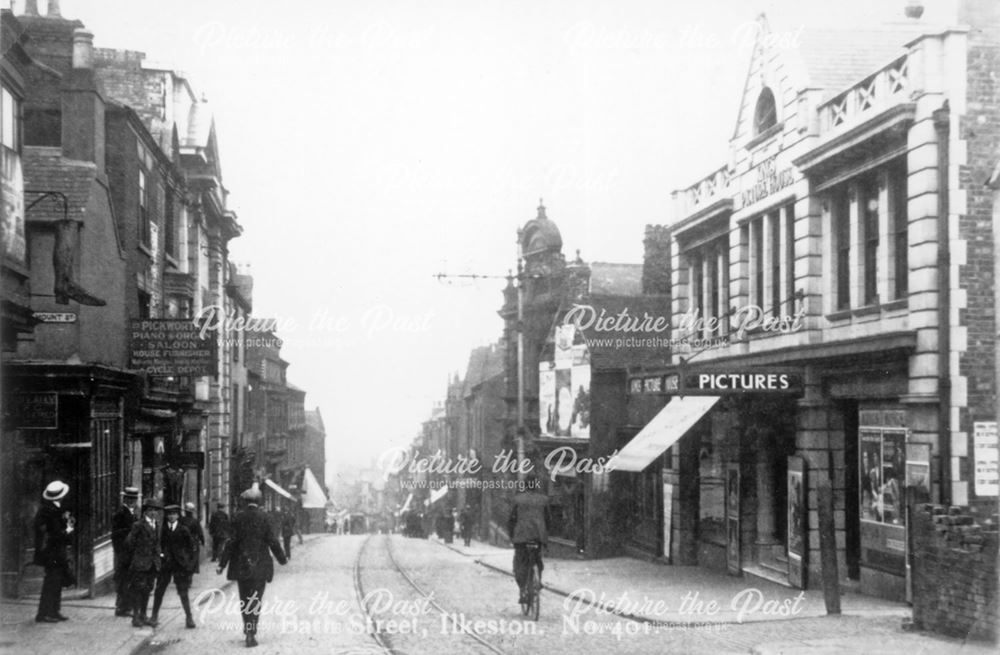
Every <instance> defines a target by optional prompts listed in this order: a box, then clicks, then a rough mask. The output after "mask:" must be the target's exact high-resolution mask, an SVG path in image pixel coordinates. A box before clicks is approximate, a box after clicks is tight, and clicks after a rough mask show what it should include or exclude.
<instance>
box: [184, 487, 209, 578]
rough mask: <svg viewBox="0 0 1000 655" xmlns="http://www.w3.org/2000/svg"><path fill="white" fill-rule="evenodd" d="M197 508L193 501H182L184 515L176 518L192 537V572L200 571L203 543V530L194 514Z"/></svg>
mask: <svg viewBox="0 0 1000 655" xmlns="http://www.w3.org/2000/svg"><path fill="white" fill-rule="evenodd" d="M196 511H197V508H196V507H195V506H194V503H184V516H182V517H181V518H180V519H178V520H179V521H180V522H181V525H183V526H184V527H185V528H187V530H188V532H190V533H191V537H192V538H193V539H194V572H195V573H200V572H201V547H202V546H204V545H205V531H204V530H202V529H201V522H199V521H198V517H197V516H196V515H195V512H196Z"/></svg>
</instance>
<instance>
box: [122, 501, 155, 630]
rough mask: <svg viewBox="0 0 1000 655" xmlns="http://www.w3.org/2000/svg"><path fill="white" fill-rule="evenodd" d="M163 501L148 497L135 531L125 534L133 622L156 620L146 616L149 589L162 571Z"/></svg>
mask: <svg viewBox="0 0 1000 655" xmlns="http://www.w3.org/2000/svg"><path fill="white" fill-rule="evenodd" d="M159 511H160V504H159V503H157V502H156V501H155V500H147V501H145V502H143V504H142V519H141V520H139V521H136V522H135V525H133V526H132V531H131V532H129V533H128V537H126V538H125V552H126V553H127V554H126V557H128V560H129V563H128V592H129V596H130V599H131V602H130V606H131V608H132V626H133V627H136V628H141V627H142V626H144V625H152V626H155V625H156V624H155V623H153V622H152V621H150V620H149V619H147V618H146V607H147V606H148V605H149V593H150V592H151V591H152V590H153V582H154V581H155V580H156V575H157V574H158V573H159V571H160V560H161V559H162V557H163V556H162V554H161V552H160V539H159V535H157V533H156V517H157V512H159Z"/></svg>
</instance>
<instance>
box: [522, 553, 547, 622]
mask: <svg viewBox="0 0 1000 655" xmlns="http://www.w3.org/2000/svg"><path fill="white" fill-rule="evenodd" d="M525 546H526V548H527V550H528V553H529V557H530V559H531V562H530V563H529V565H528V579H527V580H526V581H525V583H524V602H522V603H521V612H522V613H523V614H524V615H525V616H529V617H531V619H532V620H534V621H537V620H538V613H539V611H540V610H541V595H542V561H541V558H542V545H541V544H540V543H537V542H536V543H530V544H525Z"/></svg>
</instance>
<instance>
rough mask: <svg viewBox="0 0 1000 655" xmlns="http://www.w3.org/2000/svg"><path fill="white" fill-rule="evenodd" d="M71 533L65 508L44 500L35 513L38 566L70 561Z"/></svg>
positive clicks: (61, 564)
mask: <svg viewBox="0 0 1000 655" xmlns="http://www.w3.org/2000/svg"><path fill="white" fill-rule="evenodd" d="M68 547H69V535H68V534H66V519H65V518H63V510H62V509H60V508H58V507H56V506H55V505H54V504H53V503H52V502H50V501H47V500H46V501H42V506H41V507H40V508H39V509H38V513H37V514H35V559H34V563H35V564H37V565H38V566H44V567H46V568H49V567H63V566H66V565H67V564H68V562H69V553H68V552H67V549H68Z"/></svg>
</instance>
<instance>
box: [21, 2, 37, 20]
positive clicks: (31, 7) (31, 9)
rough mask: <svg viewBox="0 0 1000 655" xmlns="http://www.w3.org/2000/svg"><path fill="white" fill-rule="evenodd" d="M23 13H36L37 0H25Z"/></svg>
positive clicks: (33, 14) (28, 14)
mask: <svg viewBox="0 0 1000 655" xmlns="http://www.w3.org/2000/svg"><path fill="white" fill-rule="evenodd" d="M24 15H25V16H37V15H38V0H25V3H24Z"/></svg>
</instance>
